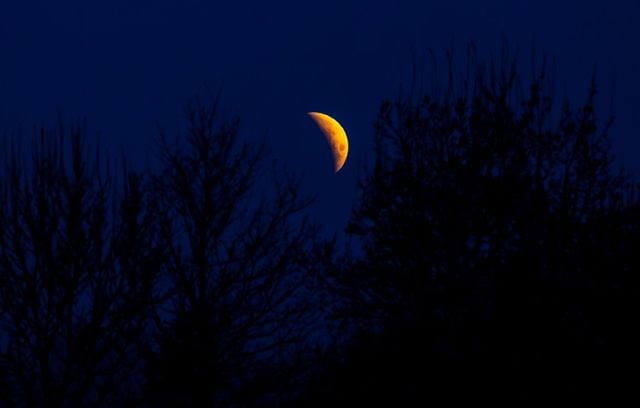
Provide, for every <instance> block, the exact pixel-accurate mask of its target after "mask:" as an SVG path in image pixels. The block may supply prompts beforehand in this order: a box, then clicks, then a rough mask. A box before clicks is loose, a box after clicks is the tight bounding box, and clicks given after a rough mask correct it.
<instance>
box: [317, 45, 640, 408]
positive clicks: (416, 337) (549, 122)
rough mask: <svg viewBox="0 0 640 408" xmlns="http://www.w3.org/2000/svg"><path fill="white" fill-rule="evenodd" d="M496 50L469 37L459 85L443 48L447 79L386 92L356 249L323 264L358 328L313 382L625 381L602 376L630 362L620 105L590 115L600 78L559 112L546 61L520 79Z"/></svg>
mask: <svg viewBox="0 0 640 408" xmlns="http://www.w3.org/2000/svg"><path fill="white" fill-rule="evenodd" d="M501 61H502V62H501V63H500V64H498V65H496V64H494V63H493V62H491V64H489V65H488V66H486V65H483V64H481V63H479V62H478V61H477V57H476V53H475V50H474V48H473V47H470V51H469V67H470V68H469V71H468V73H467V79H466V80H465V81H463V82H462V84H461V86H456V80H455V76H454V75H453V63H452V59H451V54H450V53H449V54H447V62H448V66H447V68H448V72H449V74H448V77H447V78H445V81H442V82H441V83H443V84H445V86H444V87H443V88H442V89H435V88H434V89H432V90H431V92H427V93H421V92H419V91H420V90H419V89H418V87H417V86H413V87H412V88H411V90H410V92H409V94H408V95H400V97H399V98H398V99H397V100H396V101H395V102H390V101H386V102H384V103H383V104H382V106H381V109H380V112H379V115H378V119H377V121H376V126H375V149H376V150H375V154H376V155H375V163H374V164H373V168H372V170H371V171H369V172H367V174H366V175H365V177H363V179H362V180H361V183H360V198H359V200H358V202H357V204H356V206H355V208H354V213H353V217H352V220H351V222H350V225H349V228H348V232H349V233H350V234H352V235H353V236H355V237H359V238H360V239H361V241H362V243H363V251H364V256H363V257H362V259H360V260H355V261H354V262H353V263H352V265H351V266H350V267H349V268H345V269H340V270H338V271H337V272H336V273H335V274H334V285H335V286H336V288H337V289H338V290H339V291H340V293H342V294H343V297H344V304H343V307H342V309H341V310H340V311H339V312H340V314H341V316H342V318H343V319H346V320H344V321H345V322H349V323H350V324H355V325H356V326H357V327H360V330H361V331H360V333H361V334H360V335H357V336H356V337H355V338H354V340H353V346H352V347H351V348H349V349H347V350H350V351H348V352H347V354H346V356H343V357H342V360H343V361H345V362H343V363H340V362H339V360H337V361H336V363H335V364H334V366H333V368H331V369H330V370H329V374H328V376H329V377H330V378H328V379H327V378H325V379H324V380H319V385H317V386H316V387H319V388H317V389H318V390H320V391H317V393H318V394H314V395H321V394H323V393H325V394H327V393H328V394H330V395H333V397H335V398H337V399H342V400H344V399H347V400H348V401H350V402H355V401H358V403H363V401H369V402H370V403H373V404H377V403H381V402H383V401H387V403H393V402H394V401H396V402H397V401H398V400H403V399H408V400H411V401H434V400H437V399H440V398H441V399H443V400H447V401H451V400H455V399H456V398H459V399H462V400H466V399H474V398H475V399H478V398H481V397H482V396H485V397H491V398H496V397H497V396H504V397H505V398H508V397H511V398H520V399H523V400H529V399H535V398H541V399H544V398H546V397H550V396H552V395H557V394H559V395H563V396H565V397H571V398H575V397H577V396H578V395H579V394H580V393H582V394H581V395H582V396H587V397H585V398H586V399H588V398H590V397H594V396H596V394H597V396H605V395H610V394H607V392H608V391H611V390H614V389H615V390H617V391H621V390H624V386H623V383H619V382H616V381H612V380H611V378H612V377H607V375H606V374H604V373H605V372H607V373H610V372H612V371H613V372H616V371H618V370H619V369H620V368H621V367H623V366H625V365H626V364H622V361H623V360H622V359H627V360H629V361H638V360H637V355H638V353H637V351H636V350H637V347H635V346H633V345H632V344H633V343H632V341H637V340H638V336H637V335H633V334H632V331H633V330H632V322H633V321H634V318H633V316H634V314H635V313H636V312H637V311H638V310H639V307H638V306H639V304H638V300H637V296H636V295H635V293H637V290H638V287H639V286H638V278H637V277H636V275H637V273H636V272H637V270H638V261H639V259H638V256H637V255H636V254H634V250H633V248H637V246H638V243H639V242H638V237H639V235H638V233H639V232H640V228H639V227H640V225H639V224H638V216H637V214H638V208H639V205H638V196H637V187H636V186H635V185H634V184H633V182H632V179H631V178H630V177H629V176H627V175H626V174H625V173H624V172H622V171H617V170H616V169H615V166H614V161H613V158H612V154H611V147H610V136H609V128H610V125H611V124H612V121H613V118H612V117H609V118H607V119H606V120H605V121H604V122H600V121H599V120H598V118H597V117H596V113H595V95H596V87H595V81H593V82H592V84H591V86H590V87H589V90H588V96H587V99H586V101H585V102H584V103H583V104H582V105H581V106H580V107H579V108H578V109H572V108H571V106H570V104H569V102H568V100H567V99H566V98H564V99H563V100H561V105H560V106H559V107H557V108H556V109H554V105H553V100H554V99H553V97H552V96H553V92H554V89H553V78H551V77H550V76H549V74H548V71H547V68H546V63H543V64H542V67H540V68H535V69H536V72H535V73H534V75H532V79H531V81H530V83H528V84H527V85H526V88H525V86H523V81H522V78H521V77H520V76H519V75H518V73H517V67H518V63H517V60H516V59H515V58H511V57H509V55H508V53H507V52H505V53H504V55H503V56H502V59H501ZM436 82H438V81H436ZM525 89H526V91H525ZM631 339H633V340H631ZM371 361H375V362H376V363H375V364H371V363H370V362H371ZM336 371H337V372H340V373H347V374H344V375H345V376H346V377H348V378H349V379H350V381H351V382H350V383H348V384H349V385H345V384H340V381H339V380H335V379H334V378H331V377H335V378H338V377H340V374H336ZM493 372H495V373H497V374H493ZM354 379H355V380H354ZM605 384H606V387H605ZM340 387H342V388H340ZM327 389H329V390H331V389H334V390H335V389H340V390H341V391H338V392H333V393H331V392H330V391H327ZM358 390H360V391H358ZM462 390H464V391H462ZM604 390H607V391H606V392H605V391H604ZM627 391H628V389H627ZM349 398H352V400H349ZM333 402H335V401H333ZM325 403H326V402H325ZM312 405H313V404H312Z"/></svg>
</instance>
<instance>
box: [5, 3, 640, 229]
mask: <svg viewBox="0 0 640 408" xmlns="http://www.w3.org/2000/svg"><path fill="white" fill-rule="evenodd" d="M638 21H640V2H639V1H637V0H633V1H632V0H627V1H622V0H612V1H562V0H555V1H548V0H536V1H534V0H531V1H527V0H504V1H497V0H492V1H471V0H465V1H455V0H447V1H444V0H441V1H402V0H395V1H378V0H369V1H362V2H350V1H344V0H343V1H339V0H327V1H323V2H306V1H300V0H298V1H275V0H274V1H241V0H238V1H227V2H220V1H196V0H171V1H169V0H153V1H151V0H101V1H98V0H93V1H86V0H84V1H51V0H48V1H44V0H43V1H33V0H20V1H8V0H3V1H2V2H0V130H1V131H9V132H11V131H12V130H14V129H16V128H17V126H18V124H22V126H23V127H29V126H31V125H33V124H34V123H40V122H41V121H45V123H48V124H52V123H54V122H55V118H56V116H57V112H58V111H59V110H62V112H63V113H64V116H65V117H66V118H77V117H80V116H82V117H86V118H87V119H88V123H89V127H90V129H92V130H100V131H101V133H102V134H103V135H104V136H103V139H104V140H108V145H109V146H111V147H112V148H116V149H117V147H118V146H121V145H122V146H124V147H125V148H126V150H127V152H128V154H129V157H130V158H132V160H134V161H142V160H143V158H144V152H145V150H146V149H148V147H149V145H150V141H151V140H152V137H153V136H154V135H155V134H156V129H157V127H158V126H161V127H163V128H166V129H167V130H168V131H169V132H170V133H172V134H175V133H177V132H178V131H179V130H180V128H181V125H182V123H183V121H182V119H183V116H182V113H183V106H184V104H185V102H186V101H187V99H188V98H190V97H192V96H193V95H195V93H196V92H198V91H202V89H203V86H204V85H205V84H209V85H211V86H212V87H216V86H218V85H219V84H221V83H222V84H223V106H224V110H225V111H226V112H227V113H229V114H232V115H239V116H241V117H242V119H243V127H242V130H243V135H244V136H245V137H247V138H249V139H250V140H257V139H259V138H261V137H265V138H266V140H267V142H268V144H269V146H270V148H271V150H272V152H273V155H274V156H275V157H276V158H277V159H278V160H279V161H280V162H283V163H288V165H289V167H290V168H291V169H292V170H294V171H297V172H300V173H303V175H304V189H305V191H306V192H309V193H315V194H317V198H318V200H317V202H316V204H315V208H314V210H313V215H314V217H316V220H317V221H319V222H322V223H323V224H324V225H325V226H326V232H328V233H331V232H333V231H335V230H340V229H342V228H343V226H344V224H345V222H346V220H347V217H348V215H349V212H350V206H351V202H352V198H353V194H354V186H355V182H356V176H357V168H358V164H359V163H361V162H363V161H364V160H366V158H367V157H370V155H371V140H372V123H373V120H374V117H375V113H376V111H377V108H378V106H379V104H380V102H381V100H382V99H383V98H385V97H393V96H395V95H396V93H397V90H398V87H399V85H400V84H401V83H403V82H404V83H405V84H406V83H407V80H408V78H409V76H410V62H411V58H410V55H411V54H410V53H411V50H417V51H421V50H426V49H427V48H432V49H434V50H435V51H436V52H439V53H440V55H442V54H441V53H442V51H443V50H444V49H445V48H447V47H448V46H449V44H450V43H451V39H452V37H453V38H454V44H455V46H456V47H457V48H458V49H464V47H465V45H466V43H467V41H469V40H473V41H475V42H476V44H477V45H478V48H479V50H480V53H481V55H489V54H490V53H494V54H497V53H498V52H499V50H500V45H501V36H502V35H503V34H504V35H506V36H507V37H508V39H509V41H510V42H511V43H512V44H517V45H519V48H520V49H521V52H520V55H521V56H522V58H521V60H522V63H523V65H522V67H523V68H527V67H528V66H529V65H528V64H529V54H530V52H529V46H530V43H531V35H532V34H533V33H535V34H536V36H537V44H538V49H540V50H543V49H544V50H546V51H547V52H549V53H550V54H554V55H555V56H556V57H557V60H558V71H557V73H558V78H559V79H560V80H563V79H566V80H568V90H569V94H570V97H571V98H572V100H574V101H575V102H578V101H580V100H582V99H581V98H583V97H584V96H585V94H586V86H587V84H588V80H589V78H590V76H591V72H592V65H593V64H594V63H597V65H598V80H599V84H600V86H601V89H602V91H603V95H602V96H603V101H604V100H605V99H606V100H608V98H609V91H610V90H609V81H610V78H611V76H612V74H613V72H615V73H616V77H617V89H616V99H615V113H616V115H617V122H616V126H615V127H614V129H613V135H614V147H615V151H616V153H617V155H618V157H621V158H622V159H624V160H625V162H626V163H627V164H628V165H629V167H630V168H632V169H633V170H634V171H635V172H636V173H638V172H640V164H638V163H637V162H638V161H637V158H638V157H639V153H640V151H639V148H640V141H639V137H638V136H639V133H640V132H639V131H640V125H638V122H637V115H638V112H640V98H638V95H640V77H639V75H638V74H639V73H640V42H639V41H638V39H640V25H639V24H638ZM525 73H526V71H525ZM605 105H606V104H605ZM307 111H321V112H325V113H328V114H331V115H333V116H335V117H336V118H337V119H338V120H339V121H340V122H341V123H342V124H343V126H344V127H345V129H346V130H347V133H348V134H349V138H350V157H349V159H348V161H347V163H346V165H345V167H344V169H343V170H342V171H341V172H340V173H338V174H337V175H334V174H333V173H332V165H331V155H330V152H329V150H328V147H327V145H326V142H325V140H324V139H323V137H322V135H321V134H320V133H319V131H318V129H317V128H316V127H315V126H314V124H313V122H312V121H311V120H310V119H309V118H308V117H307V116H306V115H305V112H307Z"/></svg>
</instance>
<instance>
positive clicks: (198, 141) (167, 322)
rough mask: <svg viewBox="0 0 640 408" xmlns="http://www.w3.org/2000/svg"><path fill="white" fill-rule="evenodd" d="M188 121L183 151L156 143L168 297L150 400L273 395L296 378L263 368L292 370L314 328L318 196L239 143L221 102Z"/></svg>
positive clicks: (190, 113)
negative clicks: (310, 280) (311, 210)
mask: <svg viewBox="0 0 640 408" xmlns="http://www.w3.org/2000/svg"><path fill="white" fill-rule="evenodd" d="M187 120H188V128H187V131H186V135H185V140H186V142H187V145H186V147H183V146H182V145H180V144H179V145H177V146H174V145H172V144H170V143H169V142H168V141H167V139H166V137H161V139H160V143H159V156H160V158H161V159H162V163H163V166H164V167H163V170H162V172H161V174H160V176H159V177H157V179H156V184H155V190H156V191H157V192H158V196H159V199H160V202H161V203H162V215H161V217H160V222H161V225H162V231H163V240H162V243H163V246H164V248H165V249H166V252H167V254H168V256H169V262H168V266H167V274H166V279H167V286H166V287H167V289H168V292H167V300H166V302H165V304H163V305H162V307H161V309H160V310H159V313H158V323H159V324H158V345H159V346H158V349H157V350H155V351H154V353H152V354H151V355H150V356H149V359H148V363H149V364H148V369H147V378H148V391H149V394H148V395H149V396H150V402H151V404H152V405H153V406H212V405H220V404H221V405H223V406H233V405H235V404H239V403H240V402H239V401H243V400H248V401H254V403H257V402H256V401H260V400H261V399H264V400H265V401H267V400H269V398H272V397H273V396H270V395H269V392H271V393H273V392H274V391H277V390H278V389H281V388H282V387H284V386H286V384H280V385H279V386H277V387H276V385H278V384H277V380H280V381H293V380H294V378H292V377H288V376H286V375H284V374H283V377H282V378H280V377H279V376H278V373H276V372H273V370H272V371H269V370H267V368H276V367H278V366H280V367H282V368H283V369H284V367H291V365H290V364H292V363H293V362H295V359H296V352H297V350H299V347H300V346H301V345H302V343H301V342H302V340H303V339H304V335H305V333H306V331H307V330H308V328H309V327H310V322H309V317H310V314H309V313H310V309H309V300H310V299H311V296H310V294H309V291H308V290H307V289H306V287H305V282H306V273H305V269H306V268H307V265H308V263H309V260H308V258H307V256H306V253H307V251H308V249H309V244H310V242H311V241H312V239H313V237H314V236H315V233H316V230H315V228H313V227H312V226H311V225H310V224H309V223H307V222H306V221H305V220H304V219H303V218H302V217H301V216H300V213H301V211H302V210H304V209H305V208H306V207H307V206H308V205H309V204H310V200H308V199H305V198H302V197H300V196H299V193H298V182H297V181H296V180H295V179H294V178H293V177H291V176H290V175H287V174H282V173H279V172H278V171H277V169H275V168H274V171H273V180H272V181H270V180H269V179H268V176H265V175H268V174H269V173H268V172H266V173H265V168H264V167H265V163H264V162H265V159H266V157H267V156H266V151H265V149H264V148H263V147H255V146H252V145H250V144H249V143H246V142H245V143H243V142H241V141H240V140H239V133H238V132H239V123H238V121H224V120H222V119H221V118H220V114H219V111H218V106H217V104H216V103H215V101H214V102H212V103H204V102H202V100H201V99H197V100H196V101H195V102H194V103H192V104H190V105H189V106H188V108H187ZM258 183H260V184H258ZM260 185H262V186H268V187H270V190H264V191H263V193H262V196H259V195H258V194H260ZM285 371H286V370H285ZM261 372H268V375H262V376H260V375H259V374H258V373H261ZM269 377H271V378H269ZM285 377H287V378H285ZM274 380H275V381H274ZM265 381H266V382H269V384H267V383H265ZM280 392H283V391H282V390H280ZM265 403H266V402H265Z"/></svg>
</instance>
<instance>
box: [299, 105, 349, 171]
mask: <svg viewBox="0 0 640 408" xmlns="http://www.w3.org/2000/svg"><path fill="white" fill-rule="evenodd" d="M307 114H308V115H309V116H311V118H312V119H313V120H314V121H315V122H316V124H317V125H318V127H319V128H320V130H321V131H322V133H324V135H325V137H326V138H327V141H328V142H329V146H330V147H331V151H332V153H333V163H334V166H335V173H337V172H339V171H340V169H341V168H342V166H344V162H345V161H347V155H348V154H349V140H348V139H347V133H346V132H345V131H344V128H343V127H342V126H341V125H340V123H338V121H337V120H335V119H334V118H332V117H331V116H329V115H325V114H324V113H319V112H307Z"/></svg>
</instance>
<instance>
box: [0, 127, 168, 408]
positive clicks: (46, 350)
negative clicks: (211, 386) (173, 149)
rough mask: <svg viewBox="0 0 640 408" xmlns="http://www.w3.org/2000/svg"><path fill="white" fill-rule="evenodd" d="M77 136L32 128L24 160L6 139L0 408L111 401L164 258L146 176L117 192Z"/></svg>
mask: <svg viewBox="0 0 640 408" xmlns="http://www.w3.org/2000/svg"><path fill="white" fill-rule="evenodd" d="M68 134H69V135H70V136H68V137H69V139H70V143H68V144H67V143H66V142H65V141H64V137H65V136H67V135H68ZM84 134H85V131H84V127H83V126H78V127H76V128H73V129H71V130H70V131H67V130H66V129H65V128H64V127H63V126H62V125H61V126H60V127H59V129H57V130H55V131H46V130H45V129H42V130H40V131H39V134H38V135H37V136H35V137H34V139H33V143H32V146H31V157H30V160H29V159H27V157H26V156H25V155H24V154H22V153H21V152H20V150H19V149H18V148H17V147H16V145H15V144H14V145H13V146H14V148H13V149H12V148H11V147H10V146H9V144H8V143H5V145H4V147H5V151H4V155H3V158H4V159H5V163H4V167H3V169H2V177H1V178H0V321H1V322H2V327H1V328H0V337H1V338H2V342H1V347H2V348H1V349H0V350H1V354H0V367H1V369H2V370H1V372H2V373H1V374H0V377H1V378H2V380H1V381H0V383H2V384H3V388H4V389H3V393H2V394H1V395H0V398H1V400H0V404H2V405H3V406H51V407H56V406H94V405H105V404H113V403H114V402H115V401H117V398H118V396H119V395H118V394H119V393H120V392H124V390H125V389H126V388H127V387H129V385H130V376H131V374H132V373H133V372H134V371H135V370H136V367H137V366H138V365H139V364H140V351H141V344H142V340H143V334H144V331H145V329H146V327H147V326H148V324H147V322H148V316H149V313H150V311H151V305H152V304H153V293H152V288H153V282H154V280H155V278H156V275H157V273H158V272H159V268H160V265H161V264H162V257H163V255H162V253H161V251H160V248H159V247H158V240H157V239H156V234H157V232H158V231H156V230H155V229H154V225H155V224H154V220H155V218H156V216H157V214H156V211H155V208H154V206H153V205H152V204H151V202H150V201H149V199H148V195H147V194H146V192H145V187H144V184H145V178H144V177H143V176H141V175H140V174H137V173H134V172H125V174H124V177H123V180H122V182H121V183H120V185H121V186H122V188H121V189H118V188H117V187H116V184H117V183H116V181H117V180H115V179H114V177H113V176H112V174H111V172H110V170H109V167H108V166H107V165H105V166H101V162H100V160H99V159H100V157H99V156H100V153H99V152H98V150H96V156H95V159H94V160H92V159H91V155H90V154H89V151H88V150H87V149H86V146H85V143H84Z"/></svg>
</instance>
